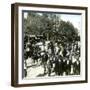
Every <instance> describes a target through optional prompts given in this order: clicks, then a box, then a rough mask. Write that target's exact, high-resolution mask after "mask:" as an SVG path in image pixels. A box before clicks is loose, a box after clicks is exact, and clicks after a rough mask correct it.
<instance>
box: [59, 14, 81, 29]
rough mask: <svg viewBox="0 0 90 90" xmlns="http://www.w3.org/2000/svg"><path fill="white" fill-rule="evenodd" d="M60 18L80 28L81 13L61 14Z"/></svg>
mask: <svg viewBox="0 0 90 90" xmlns="http://www.w3.org/2000/svg"><path fill="white" fill-rule="evenodd" d="M60 16H61V19H62V20H64V21H70V22H71V23H72V24H73V25H74V27H75V28H77V29H78V30H81V15H74V14H73V15H72V14H71V15H70V14H61V15H60Z"/></svg>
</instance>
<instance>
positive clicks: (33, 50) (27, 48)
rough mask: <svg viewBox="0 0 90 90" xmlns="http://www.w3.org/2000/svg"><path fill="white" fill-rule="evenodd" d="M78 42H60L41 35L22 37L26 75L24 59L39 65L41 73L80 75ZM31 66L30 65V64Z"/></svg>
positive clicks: (25, 66)
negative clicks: (41, 69)
mask: <svg viewBox="0 0 90 90" xmlns="http://www.w3.org/2000/svg"><path fill="white" fill-rule="evenodd" d="M79 43H80V42H79V41H75V42H73V43H67V42H60V41H59V40H56V41H55V40H47V39H45V38H43V36H39V37H38V36H31V37H30V36H27V37H26V36H25V37H24V70H25V76H27V68H28V67H27V63H26V60H27V59H28V58H31V59H32V60H33V64H35V65H41V66H42V67H43V69H44V71H43V74H44V75H46V74H47V75H48V76H51V74H52V73H54V74H55V76H63V75H80V44H79ZM31 66H32V65H31Z"/></svg>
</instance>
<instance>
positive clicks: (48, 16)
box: [24, 12, 80, 42]
mask: <svg viewBox="0 0 90 90" xmlns="http://www.w3.org/2000/svg"><path fill="white" fill-rule="evenodd" d="M24 32H25V33H28V34H32V35H33V34H34V35H44V36H46V37H47V38H48V39H49V40H54V41H55V40H59V41H61V42H74V41H79V40H80V36H79V35H78V29H77V28H75V27H74V25H73V24H72V23H71V22H70V21H67V22H66V21H63V20H62V19H61V18H60V14H54V13H35V12H28V16H27V18H26V19H24Z"/></svg>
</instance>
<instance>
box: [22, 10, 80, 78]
mask: <svg viewBox="0 0 90 90" xmlns="http://www.w3.org/2000/svg"><path fill="white" fill-rule="evenodd" d="M22 18H23V33H24V36H23V39H24V42H23V43H24V44H23V45H24V47H23V51H24V68H23V69H24V73H23V78H26V79H30V78H38V77H45V78H46V77H56V76H60V77H62V76H68V75H80V73H81V71H80V66H81V65H80V64H81V53H80V49H81V14H70V13H66V14H64V13H56V12H55V13H53V12H38V11H36V12H35V11H23V17H22Z"/></svg>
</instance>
